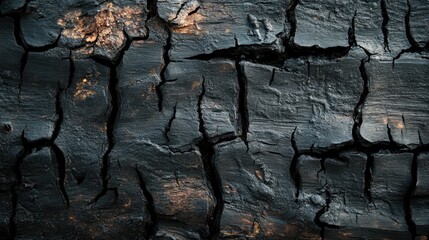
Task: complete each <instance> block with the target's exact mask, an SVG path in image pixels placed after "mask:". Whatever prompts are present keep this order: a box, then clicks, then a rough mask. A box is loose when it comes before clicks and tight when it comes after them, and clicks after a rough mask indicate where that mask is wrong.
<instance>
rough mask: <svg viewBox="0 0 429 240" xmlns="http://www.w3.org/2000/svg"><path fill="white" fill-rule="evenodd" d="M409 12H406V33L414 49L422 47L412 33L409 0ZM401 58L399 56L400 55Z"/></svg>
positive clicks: (408, 3)
mask: <svg viewBox="0 0 429 240" xmlns="http://www.w3.org/2000/svg"><path fill="white" fill-rule="evenodd" d="M407 7H408V9H407V13H406V14H405V34H406V36H407V39H408V42H409V43H410V45H411V48H414V49H420V46H419V44H418V43H417V41H416V40H415V39H414V37H413V35H412V33H411V25H410V18H411V4H410V1H409V0H407ZM398 58H399V56H398Z"/></svg>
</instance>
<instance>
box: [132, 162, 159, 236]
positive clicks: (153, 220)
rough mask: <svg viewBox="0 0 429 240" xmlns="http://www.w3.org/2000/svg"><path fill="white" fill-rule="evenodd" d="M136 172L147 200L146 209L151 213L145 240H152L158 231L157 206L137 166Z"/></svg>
mask: <svg viewBox="0 0 429 240" xmlns="http://www.w3.org/2000/svg"><path fill="white" fill-rule="evenodd" d="M136 172H137V176H138V179H139V185H140V188H141V190H142V192H143V195H144V197H145V198H146V201H147V203H146V209H147V210H148V212H149V215H150V222H149V223H148V225H146V232H145V238H146V239H151V237H153V236H154V235H155V234H156V232H157V230H158V227H157V225H158V217H157V214H156V211H155V205H154V202H153V196H152V194H151V193H150V192H149V190H148V189H147V186H146V183H145V181H144V178H143V175H142V173H141V172H140V171H139V169H138V168H137V166H136Z"/></svg>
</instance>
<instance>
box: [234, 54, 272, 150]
mask: <svg viewBox="0 0 429 240" xmlns="http://www.w3.org/2000/svg"><path fill="white" fill-rule="evenodd" d="M235 67H236V69H237V80H238V87H239V89H240V91H239V93H238V115H239V117H240V122H241V139H242V140H243V142H244V144H246V147H247V151H249V143H248V141H247V133H248V131H249V112H248V106H247V83H248V81H247V77H246V74H245V72H244V65H242V64H240V60H237V61H236V62H235ZM273 74H274V73H273Z"/></svg>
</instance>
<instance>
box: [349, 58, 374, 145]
mask: <svg viewBox="0 0 429 240" xmlns="http://www.w3.org/2000/svg"><path fill="white" fill-rule="evenodd" d="M365 52H366V53H367V55H368V57H367V58H366V59H362V60H361V64H360V66H359V72H360V75H361V78H362V81H363V90H362V93H361V95H360V97H359V101H358V103H357V104H356V107H355V108H354V111H353V120H354V124H353V129H352V135H353V140H354V141H355V142H356V143H358V144H363V143H365V142H366V140H365V139H364V138H363V137H362V135H361V133H360V127H361V125H362V122H363V113H362V110H363V107H364V105H365V101H366V99H367V97H368V94H369V76H368V73H367V71H366V68H365V64H366V63H368V62H369V61H370V56H369V54H368V52H367V51H365Z"/></svg>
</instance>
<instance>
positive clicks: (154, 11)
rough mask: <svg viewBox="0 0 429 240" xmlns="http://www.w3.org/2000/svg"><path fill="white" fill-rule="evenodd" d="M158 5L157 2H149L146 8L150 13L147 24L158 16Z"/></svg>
mask: <svg viewBox="0 0 429 240" xmlns="http://www.w3.org/2000/svg"><path fill="white" fill-rule="evenodd" d="M157 3H158V1H157V0H147V2H146V7H147V10H148V11H149V12H148V14H147V18H146V22H148V21H149V20H150V19H151V18H153V17H156V16H158V7H157Z"/></svg>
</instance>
